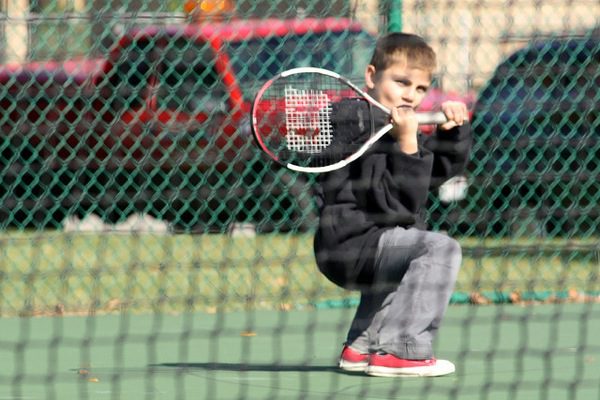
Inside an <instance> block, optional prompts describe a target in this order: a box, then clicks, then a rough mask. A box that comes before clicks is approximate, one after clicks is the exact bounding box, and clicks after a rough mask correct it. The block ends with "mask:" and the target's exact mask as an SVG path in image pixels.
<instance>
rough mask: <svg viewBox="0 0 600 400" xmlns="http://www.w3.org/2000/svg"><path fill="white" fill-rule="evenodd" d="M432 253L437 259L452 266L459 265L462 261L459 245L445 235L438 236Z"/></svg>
mask: <svg viewBox="0 0 600 400" xmlns="http://www.w3.org/2000/svg"><path fill="white" fill-rule="evenodd" d="M433 252H434V253H435V257H436V258H439V259H440V260H443V261H445V263H449V264H450V265H452V266H458V265H460V262H461V260H462V248H461V246H460V243H458V241H457V240H455V239H453V238H451V237H449V236H446V235H442V234H440V235H439V237H437V238H436V241H435V245H434V246H433Z"/></svg>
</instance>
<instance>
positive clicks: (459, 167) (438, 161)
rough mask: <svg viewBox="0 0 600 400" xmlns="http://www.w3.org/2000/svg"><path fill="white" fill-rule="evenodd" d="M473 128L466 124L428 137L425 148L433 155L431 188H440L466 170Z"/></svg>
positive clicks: (438, 131) (439, 131)
mask: <svg viewBox="0 0 600 400" xmlns="http://www.w3.org/2000/svg"><path fill="white" fill-rule="evenodd" d="M471 146H472V138H471V126H470V125H469V124H468V123H465V124H464V125H462V126H457V127H455V128H453V129H450V130H447V131H442V130H439V129H438V130H437V131H436V132H435V133H434V134H433V135H432V136H428V137H426V139H425V141H424V144H423V147H424V148H426V149H427V150H429V151H430V152H431V153H433V169H432V172H431V187H438V186H440V185H441V184H442V183H444V182H445V181H447V180H448V179H450V178H451V177H453V176H456V175H459V174H460V173H462V172H463V171H464V170H465V167H466V165H467V162H468V160H469V155H470V153H471Z"/></svg>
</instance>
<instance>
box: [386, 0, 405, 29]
mask: <svg viewBox="0 0 600 400" xmlns="http://www.w3.org/2000/svg"><path fill="white" fill-rule="evenodd" d="M401 31H402V0H390V9H389V13H388V32H401Z"/></svg>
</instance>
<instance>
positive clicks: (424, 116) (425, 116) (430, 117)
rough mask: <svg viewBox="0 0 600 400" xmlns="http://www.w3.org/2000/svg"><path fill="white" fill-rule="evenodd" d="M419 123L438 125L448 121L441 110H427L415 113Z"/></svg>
mask: <svg viewBox="0 0 600 400" xmlns="http://www.w3.org/2000/svg"><path fill="white" fill-rule="evenodd" d="M417 119H418V120H419V125H440V124H443V123H444V122H446V121H448V118H446V114H444V113H443V112H441V111H429V112H419V113H417Z"/></svg>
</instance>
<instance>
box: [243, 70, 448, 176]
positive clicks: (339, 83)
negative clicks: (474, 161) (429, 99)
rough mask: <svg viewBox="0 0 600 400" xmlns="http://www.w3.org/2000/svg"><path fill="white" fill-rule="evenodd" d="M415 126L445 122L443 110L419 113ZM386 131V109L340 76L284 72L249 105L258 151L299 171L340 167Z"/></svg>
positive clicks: (301, 71)
mask: <svg viewBox="0 0 600 400" xmlns="http://www.w3.org/2000/svg"><path fill="white" fill-rule="evenodd" d="M417 118H418V119H419V124H421V125H430V124H441V123H444V122H446V121H447V119H446V116H445V115H444V113H442V112H427V113H418V114H417ZM390 129H392V124H391V123H390V110H389V109H388V108H387V107H385V106H383V105H382V104H380V103H379V102H377V101H376V100H375V99H374V98H372V97H371V96H369V95H368V94H367V93H365V92H364V91H363V90H361V89H360V88H358V87H357V86H356V85H354V84H353V83H352V82H350V81H349V80H348V79H346V78H344V77H343V76H341V75H339V74H337V73H335V72H332V71H329V70H326V69H321V68H313V67H304V68H294V69H290V70H287V71H284V72H282V73H280V74H278V75H276V76H275V77H273V78H272V79H271V80H269V81H268V82H266V83H265V84H264V85H263V86H262V88H261V89H260V90H259V91H258V93H257V95H256V98H255V99H254V103H253V105H252V132H253V134H254V137H255V139H256V141H257V143H258V145H259V146H260V148H261V149H262V150H263V151H264V152H265V153H266V154H267V155H269V157H271V158H272V159H273V160H275V161H276V162H278V163H280V164H281V165H283V166H285V167H287V168H289V169H291V170H294V171H300V172H310V173H321V172H328V171H333V170H336V169H339V168H342V167H344V166H346V165H348V164H349V163H351V162H352V161H354V160H356V159H357V158H359V157H360V156H361V155H363V154H364V153H365V152H366V151H367V150H368V149H369V148H370V147H371V146H373V144H374V143H375V142H377V141H378V140H379V139H380V138H381V137H382V136H383V135H385V134H386V133H387V132H388V131H389V130H390Z"/></svg>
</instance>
